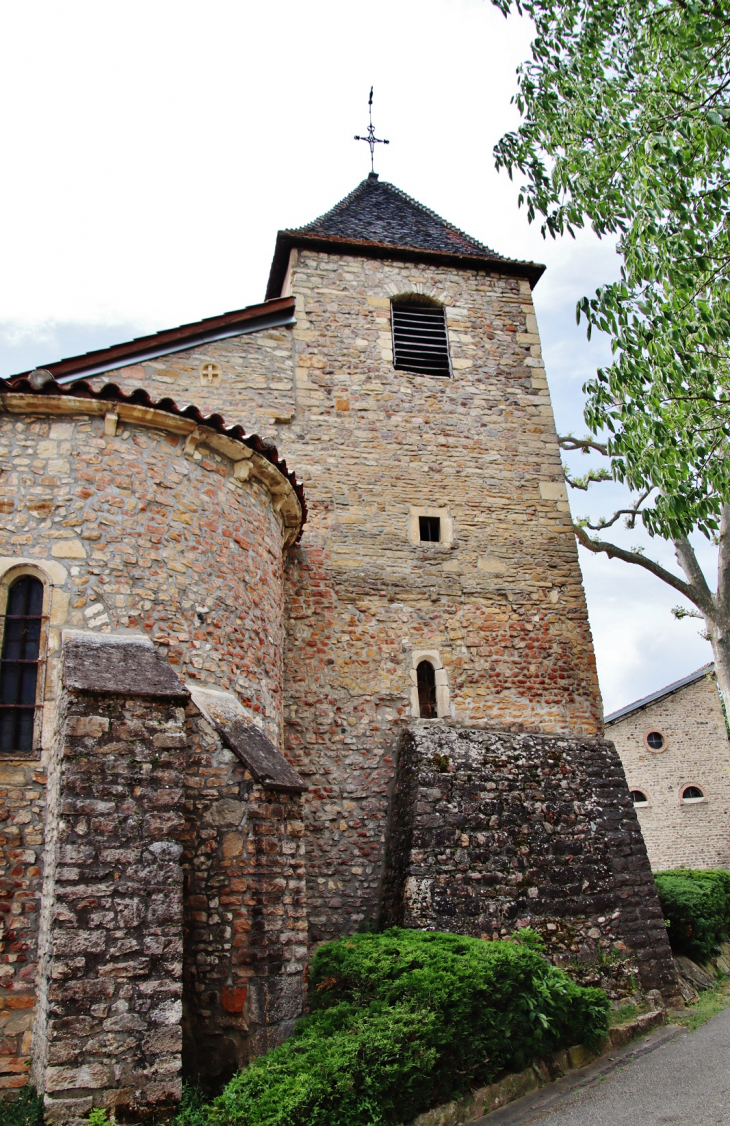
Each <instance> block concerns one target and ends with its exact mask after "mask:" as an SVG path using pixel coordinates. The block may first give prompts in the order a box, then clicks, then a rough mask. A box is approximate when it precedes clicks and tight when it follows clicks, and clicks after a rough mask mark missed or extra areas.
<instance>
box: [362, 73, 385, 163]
mask: <svg viewBox="0 0 730 1126" xmlns="http://www.w3.org/2000/svg"><path fill="white" fill-rule="evenodd" d="M368 109H369V111H370V124H369V125H368V135H367V137H360V136H359V135H357V134H356V135H355V140H356V141H367V143H368V144H369V146H370V171H371V172H374V171H375V146H376V145H389V144H390V141H384V140H383V139H382V137H376V136H375V126H374V125H373V88H372V86H371V87H370V98H369V100H368Z"/></svg>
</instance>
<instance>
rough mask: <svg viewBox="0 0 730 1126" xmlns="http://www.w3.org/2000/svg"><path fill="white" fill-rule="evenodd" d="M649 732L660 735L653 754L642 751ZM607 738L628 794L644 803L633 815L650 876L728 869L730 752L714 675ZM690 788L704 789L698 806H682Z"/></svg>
mask: <svg viewBox="0 0 730 1126" xmlns="http://www.w3.org/2000/svg"><path fill="white" fill-rule="evenodd" d="M650 731H661V732H662V733H663V734H664V736H665V740H666V742H665V746H664V749H663V750H662V751H661V752H659V753H658V754H657V753H656V752H653V751H652V750H650V749H649V747H648V746H647V744H646V741H645V739H646V735H647V734H648V733H649V732H650ZM606 733H607V735H608V736H609V737H610V738H611V739H612V740H613V741H614V743H615V744H616V750H617V751H618V753H619V754H620V756H621V761H622V763H623V765H624V770H625V771H626V778H627V780H628V784H629V788H630V789H638V790H641V791H642V792H643V793H644V794H646V796H647V798H648V799H649V804H648V805H645V806H644V805H642V806H637V807H636V813H637V815H638V818H639V824H640V825H641V831H642V833H643V835H644V840H645V841H646V849H647V852H648V854H649V860H650V862H651V866H652V868H653V869H654V871H661V870H663V869H664V870H666V869H667V868H680V867H689V868H730V745H729V744H728V737H727V728H726V726H725V716H724V714H723V710H722V705H721V703H720V696H719V694H718V691H717V685H716V684H715V679H714V676H713V675H712V673H711V672H708V675H707V676H704V677H702V678H701V679H700V680H696V681H694V682H693V683H692V684H688V685H686V686H685V687H684V688H681V689H679V691H677V692H673V693H672V694H671V695H669V696H665V697H664V698H663V699H661V700H657V701H656V702H655V703H653V704H650V705H649V706H648V707H646V708H641V709H640V710H638V711H636V712H632V713H631V714H630V715H627V716H625V717H624V718H623V719H619V720H617V721H616V722H615V723H612V724H610V726H608V727H607V728H606ZM689 785H694V786H698V787H699V788H700V789H701V791H702V793H703V794H704V800H703V801H701V802H690V803H685V802H682V791H683V790H684V788H685V786H689Z"/></svg>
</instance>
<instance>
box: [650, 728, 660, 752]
mask: <svg viewBox="0 0 730 1126" xmlns="http://www.w3.org/2000/svg"><path fill="white" fill-rule="evenodd" d="M646 741H647V743H648V745H649V746H650V747H651V749H652V751H660V750H661V749H662V747H663V746H664V736H663V735H662V733H661V731H650V732H649V734H648V735H647V737H646Z"/></svg>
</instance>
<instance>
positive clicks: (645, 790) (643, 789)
mask: <svg viewBox="0 0 730 1126" xmlns="http://www.w3.org/2000/svg"><path fill="white" fill-rule="evenodd" d="M634 790H639V791H640V793H642V794H643V795H644V797H645V798H646V802H645V803H644V802H642V803H641V805H640V806H639V809H648V808H649V807H650V806H651V805H652V800H651V790H650V789H649V787H648V786H645V785H644V783H643V782H630V783H629V793H630V794H631V793H633V792H634ZM632 800H633V799H632ZM634 809H636V803H634Z"/></svg>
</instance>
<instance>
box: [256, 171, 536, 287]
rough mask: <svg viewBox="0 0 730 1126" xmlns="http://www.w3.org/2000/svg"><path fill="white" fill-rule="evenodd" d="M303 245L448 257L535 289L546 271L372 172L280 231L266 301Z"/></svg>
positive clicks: (457, 262) (376, 252)
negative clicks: (309, 218)
mask: <svg viewBox="0 0 730 1126" xmlns="http://www.w3.org/2000/svg"><path fill="white" fill-rule="evenodd" d="M306 245H314V246H321V247H323V248H325V247H327V246H331V247H332V248H340V249H341V250H342V251H346V250H347V249H350V250H352V251H355V252H356V253H358V252H359V253H360V254H370V255H374V256H377V257H385V256H386V254H387V252H389V251H390V252H391V253H393V252H395V253H396V256H398V257H401V256H404V255H405V256H406V257H409V258H417V259H418V258H420V259H423V260H426V261H428V260H433V259H434V258H438V259H443V258H444V257H446V258H448V259H449V260H451V262H450V264H454V265H458V264H460V263H461V262H464V264H467V263H471V264H474V260H475V259H476V260H477V261H481V262H482V263H490V264H492V265H493V266H494V267H495V268H496V269H499V270H500V272H504V273H510V274H517V275H521V276H523V277H528V278H529V279H530V281H531V284H533V285H534V284H535V282H536V281H537V279H538V278H539V277H540V275H541V274H542V272H543V270H544V268H545V267H544V266H540V265H537V264H536V263H534V262H520V261H518V260H517V259H513V258H505V257H504V255H502V254H497V253H496V251H494V250H490V248H489V247H488V246H484V244H483V243H481V242H478V241H477V239H475V238H472V237H471V236H470V235H467V234H465V233H464V232H463V231H460V230H459V228H458V227H455V226H453V224H451V223H447V221H446V220H445V219H442V218H441V216H440V215H437V214H436V212H435V211H431V210H430V208H428V207H424V206H423V204H422V203H419V202H418V201H417V200H415V199H412V198H411V196H409V195H406V193H405V192H402V191H401V190H400V188H396V187H395V185H394V184H388V183H381V182H380V181H379V179H378V176H377V173H371V174H370V175H369V176H368V178H367V179H366V180H363V181H362V183H361V184H358V186H357V187H356V188H355V190H354V191H353V192H350V194H349V195H348V196H345V198H344V199H343V200H340V202H339V203H338V204H336V205H335V206H334V207H333V208H332V210H331V211H328V212H326V214H324V215H321V216H320V217H319V218H318V219H315V220H314V222H312V223H307V225H306V226H304V227H297V228H295V229H292V230H285V231H279V234H278V237H277V241H276V250H275V253H274V261H273V263H272V267H271V276H270V278H269V288H268V290H267V297H268V298H271V297H275V296H278V294H279V293H280V292H281V286H282V283H283V281H284V276H285V273H286V267H287V264H288V259H289V250H290V249H291V247H293V246H306ZM398 252H400V253H398Z"/></svg>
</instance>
